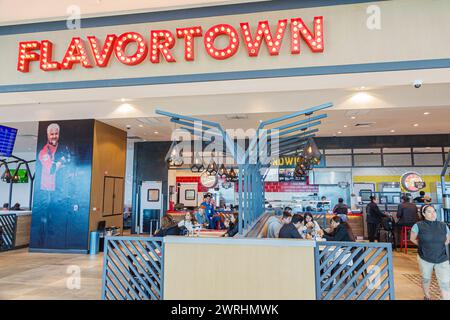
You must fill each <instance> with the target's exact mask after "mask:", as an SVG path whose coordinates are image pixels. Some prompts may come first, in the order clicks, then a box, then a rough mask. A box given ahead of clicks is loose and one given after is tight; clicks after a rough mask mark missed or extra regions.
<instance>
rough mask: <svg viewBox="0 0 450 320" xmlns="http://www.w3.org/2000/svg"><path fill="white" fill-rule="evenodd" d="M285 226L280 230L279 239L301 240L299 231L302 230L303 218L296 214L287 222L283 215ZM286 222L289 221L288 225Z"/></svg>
mask: <svg viewBox="0 0 450 320" xmlns="http://www.w3.org/2000/svg"><path fill="white" fill-rule="evenodd" d="M282 221H283V226H282V227H281V229H280V233H279V235H278V238H283V239H301V238H302V236H301V234H300V232H298V229H299V228H300V226H301V224H302V221H303V217H302V216H301V215H299V214H294V215H293V216H292V218H291V219H288V220H285V219H284V214H283V220H282ZM286 221H289V222H287V223H286Z"/></svg>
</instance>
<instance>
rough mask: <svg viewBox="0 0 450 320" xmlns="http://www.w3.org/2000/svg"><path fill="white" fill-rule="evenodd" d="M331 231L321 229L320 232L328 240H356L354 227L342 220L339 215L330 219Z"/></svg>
mask: <svg viewBox="0 0 450 320" xmlns="http://www.w3.org/2000/svg"><path fill="white" fill-rule="evenodd" d="M330 224H331V229H332V231H331V232H326V231H322V230H321V231H320V232H319V234H320V235H321V236H322V237H323V238H325V239H326V240H327V241H350V242H353V241H355V236H354V235H353V231H352V228H351V227H350V225H349V224H348V222H344V221H342V218H341V217H339V216H334V217H333V218H331V220H330Z"/></svg>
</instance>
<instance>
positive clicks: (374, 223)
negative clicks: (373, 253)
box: [366, 196, 386, 242]
mask: <svg viewBox="0 0 450 320" xmlns="http://www.w3.org/2000/svg"><path fill="white" fill-rule="evenodd" d="M366 214H367V217H366V221H367V233H368V236H369V241H370V242H375V239H376V238H377V231H378V228H379V226H380V224H381V219H382V218H383V217H386V215H385V214H384V213H383V212H381V211H380V208H378V205H377V198H376V197H375V196H370V203H369V204H368V205H367V207H366ZM377 240H378V241H379V239H377Z"/></svg>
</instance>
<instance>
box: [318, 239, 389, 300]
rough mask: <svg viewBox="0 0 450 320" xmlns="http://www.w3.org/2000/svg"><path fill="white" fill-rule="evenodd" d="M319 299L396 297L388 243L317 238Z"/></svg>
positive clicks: (378, 298) (379, 298) (382, 298)
mask: <svg viewBox="0 0 450 320" xmlns="http://www.w3.org/2000/svg"><path fill="white" fill-rule="evenodd" d="M314 259H315V274H316V299H317V300H385V299H387V298H389V299H390V300H394V299H395V294H394V274H393V267H392V263H393V262H392V247H391V245H390V244H388V243H359V242H317V243H316V248H315V258H314Z"/></svg>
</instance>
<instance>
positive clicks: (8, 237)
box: [0, 213, 17, 251]
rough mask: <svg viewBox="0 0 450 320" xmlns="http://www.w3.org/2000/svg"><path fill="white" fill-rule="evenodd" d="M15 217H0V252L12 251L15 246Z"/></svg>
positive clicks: (2, 215)
mask: <svg viewBox="0 0 450 320" xmlns="http://www.w3.org/2000/svg"><path fill="white" fill-rule="evenodd" d="M16 229H17V215H16V214H15V213H7V214H1V215H0V235H1V238H0V251H4V250H11V249H14V247H15V245H16Z"/></svg>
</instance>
